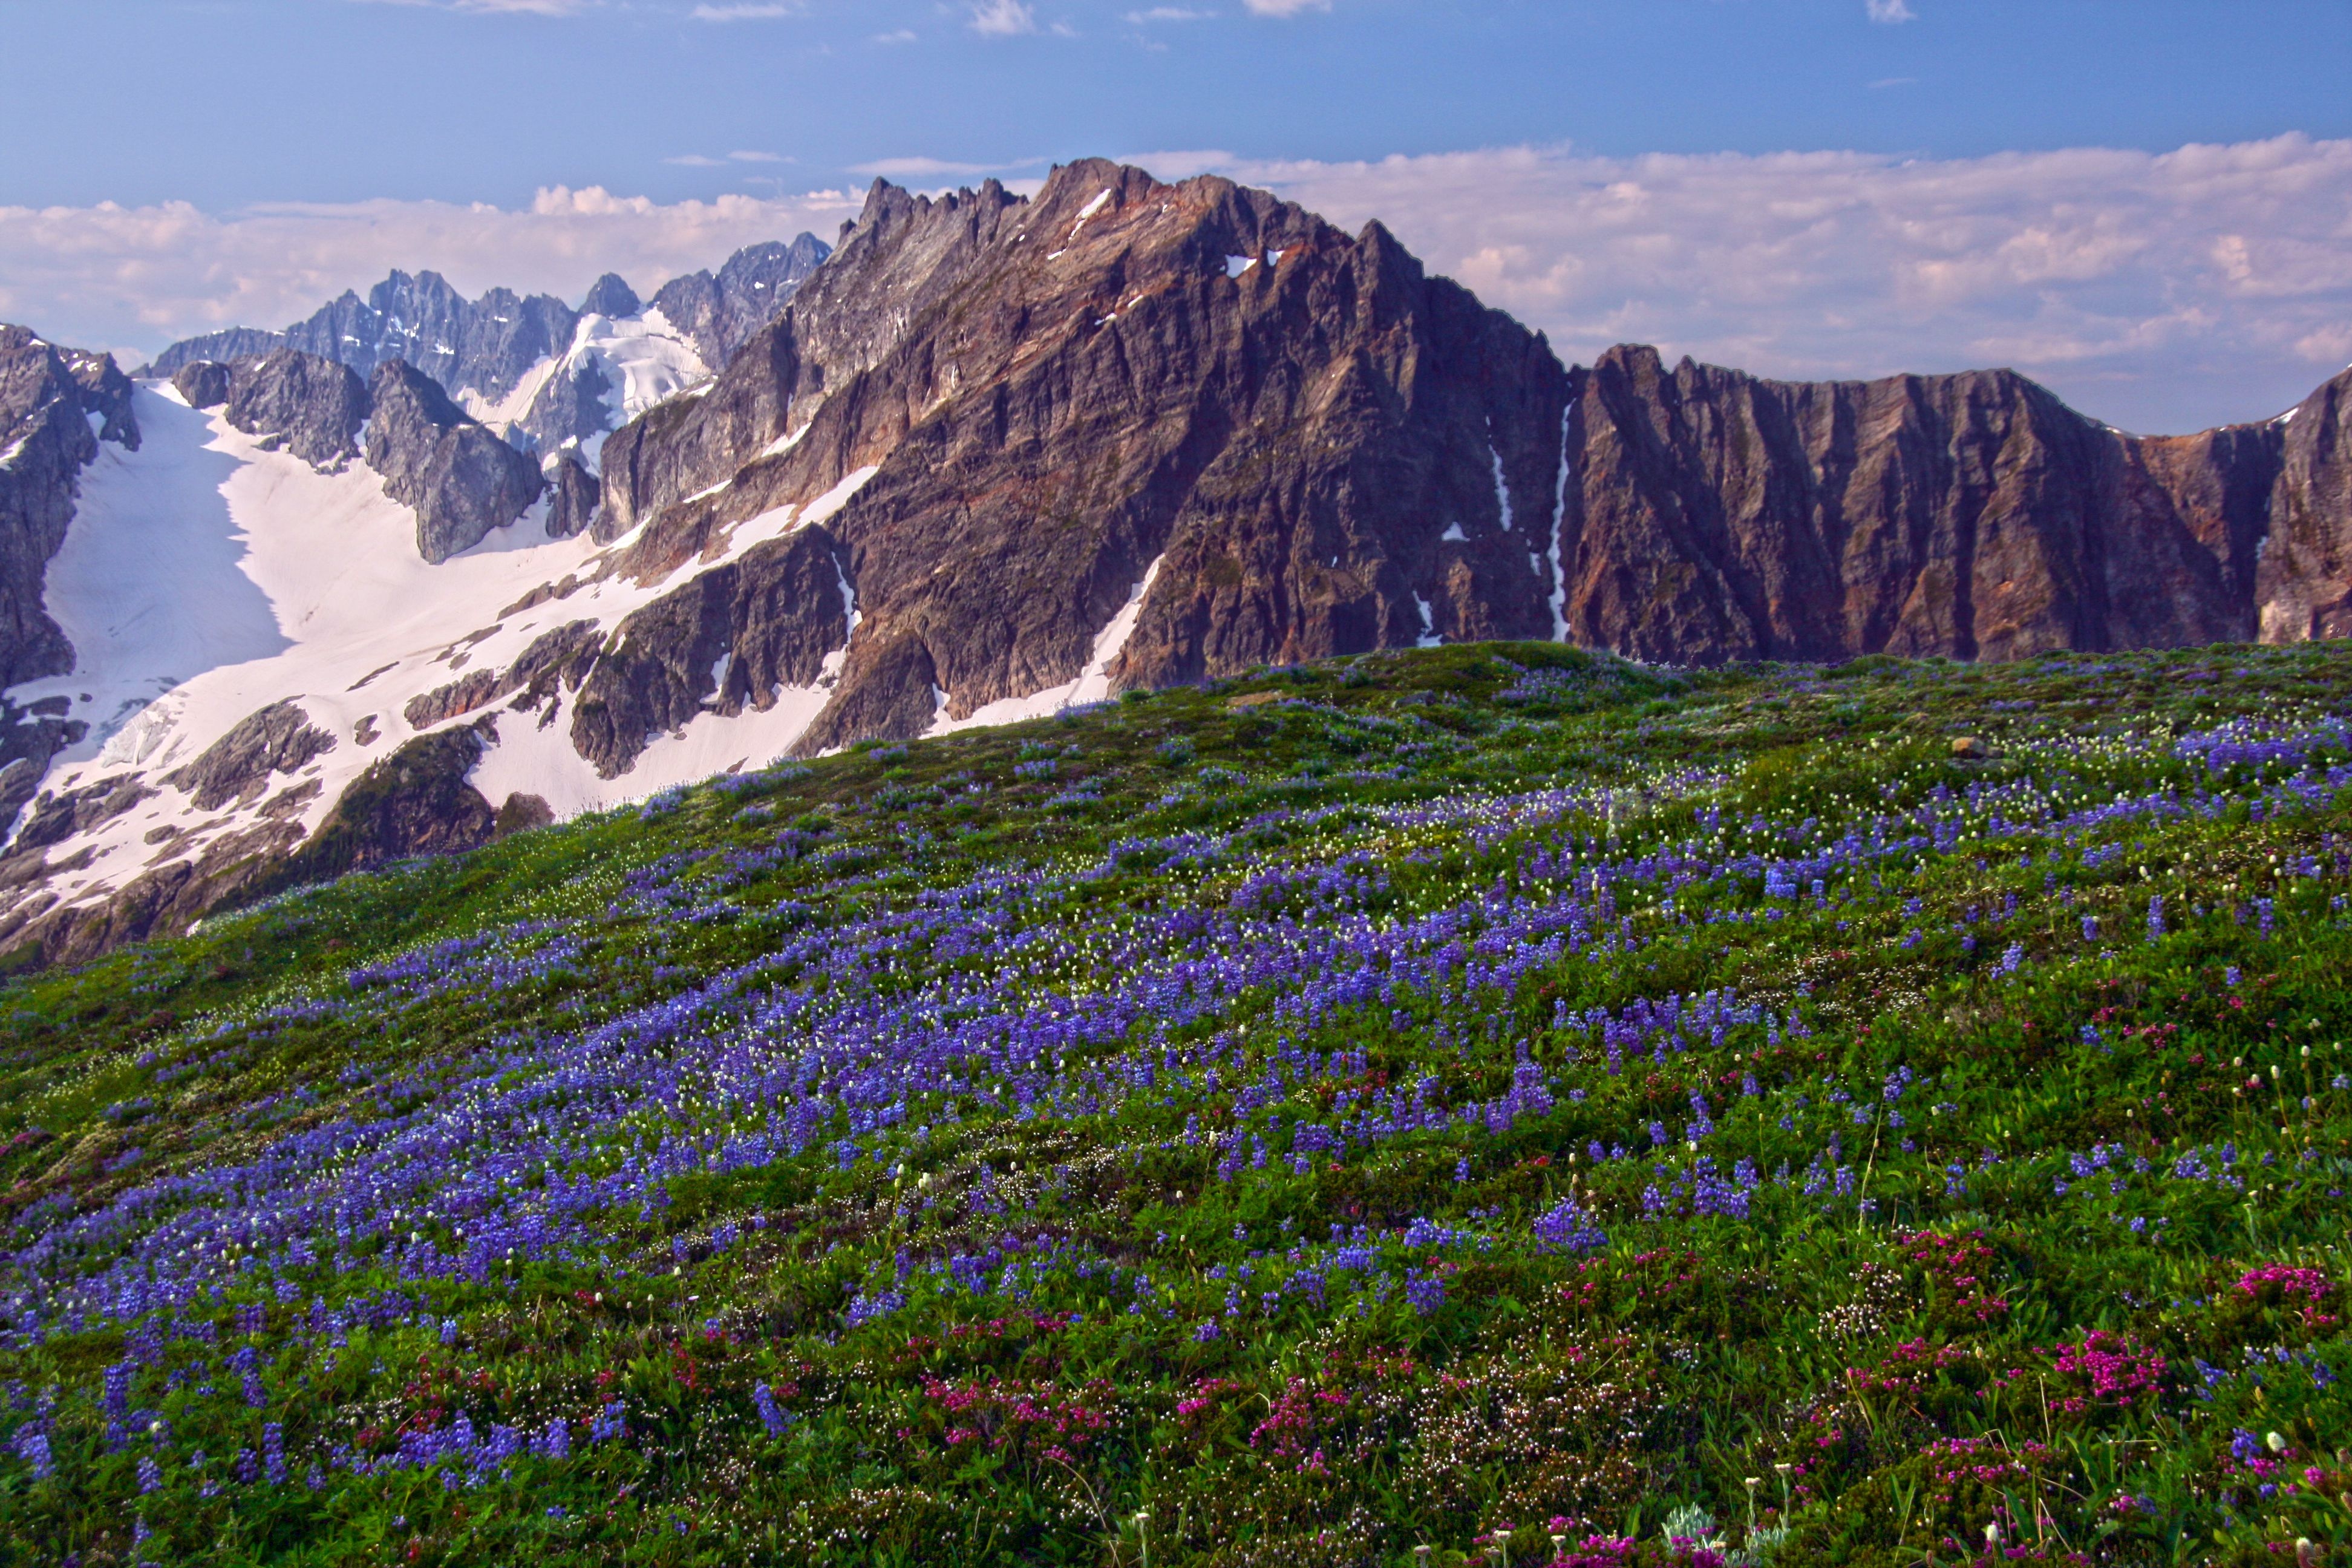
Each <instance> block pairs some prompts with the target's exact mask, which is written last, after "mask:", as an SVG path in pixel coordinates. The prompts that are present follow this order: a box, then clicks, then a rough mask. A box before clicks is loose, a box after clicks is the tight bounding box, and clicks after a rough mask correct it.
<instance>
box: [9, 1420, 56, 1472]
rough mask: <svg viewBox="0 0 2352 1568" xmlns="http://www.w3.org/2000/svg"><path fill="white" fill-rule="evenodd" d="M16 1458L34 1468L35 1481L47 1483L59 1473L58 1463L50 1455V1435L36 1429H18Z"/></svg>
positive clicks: (29, 1427)
mask: <svg viewBox="0 0 2352 1568" xmlns="http://www.w3.org/2000/svg"><path fill="white" fill-rule="evenodd" d="M16 1457H17V1458H20V1459H22V1460H24V1461H25V1463H26V1464H28V1465H30V1466H32V1467H33V1479H35V1480H37V1481H46V1480H47V1479H49V1478H50V1477H51V1476H54V1475H56V1474H57V1473H58V1467H57V1462H56V1461H55V1460H54V1459H53V1458H51V1457H50V1454H49V1437H48V1434H47V1433H46V1432H43V1431H40V1430H38V1429H37V1428H36V1427H32V1426H23V1427H19V1428H18V1429H17V1432H16Z"/></svg>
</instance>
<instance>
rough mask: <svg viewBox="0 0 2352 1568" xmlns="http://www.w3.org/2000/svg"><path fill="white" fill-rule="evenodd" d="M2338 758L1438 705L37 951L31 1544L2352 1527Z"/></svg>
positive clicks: (1495, 680)
mask: <svg viewBox="0 0 2352 1568" xmlns="http://www.w3.org/2000/svg"><path fill="white" fill-rule="evenodd" d="M2347 714H2352V650H2347V648H2346V647H2341V646H2332V645H2323V646H2316V647H2299V648H2295V649H2293V650H2275V649H2208V650H2200V651H2196V652H2189V653H2181V654H2173V655H2163V656H2135V657H2119V658H2080V657H2057V658H2045V659H2039V660H2035V661H2032V662H2029V663H2024V664H2021V665H2016V666H2012V667H2007V668H1990V669H1979V668H1968V667H1963V666H1954V665H1948V664H1942V663H1927V664H1904V663H1899V662H1894V661H1887V660H1864V661H1861V662H1859V663H1856V664H1853V665H1850V666H1847V667H1844V668H1839V669H1834V670H1818V669H1800V668H1762V669H1750V670H1743V671H1727V672H1721V673H1714V674H1694V673H1684V672H1664V671H1655V670H1647V669H1641V668H1633V667H1631V666H1627V665H1623V664H1620V663H1616V662H1612V661H1607V660H1594V659H1590V658H1585V657H1584V656H1581V655H1579V654H1576V653H1572V652H1569V651H1566V650H1561V649H1558V648H1552V647H1536V646H1517V645H1511V646H1486V647H1462V648H1445V649H1438V650H1432V651H1429V652H1425V653H1417V654H1408V655H1383V656H1373V657H1369V658H1362V659H1358V660H1355V661H1352V662H1343V663H1339V664H1334V665H1329V666H1321V667H1316V668H1304V669H1297V670H1288V671H1274V672H1266V673H1265V674H1264V675H1263V676H1261V677H1259V678H1256V679H1246V680H1240V681H1234V682H1227V683H1225V684H1223V685H1221V686H1218V687H1216V688H1213V689H1209V690H1206V691H1181V692H1171V693H1162V694H1160V695H1156V696H1148V697H1146V696H1133V697H1130V699H1129V700H1125V701H1121V702H1118V703H1116V704H1111V705H1108V706H1105V707H1102V708H1098V709H1096V710H1091V711H1088V712H1085V713H1082V714H1074V715H1069V716H1066V717H1064V718H1061V719H1058V720H1052V721H1038V722H1035V723H1031V724H1027V725H1024V726H1020V727H1018V728H1014V729H1010V730H1003V731H982V732H976V733H972V734H969V735H965V736H959V737H956V738H953V739H950V740H945V741H939V742H916V743H912V744H908V745H905V746H889V747H883V748H878V749H869V750H866V751H864V752H858V753H855V754H850V755H845V756H841V757H836V758H832V759H828V760H826V761H824V762H821V763H815V764H813V765H810V766H806V767H803V766H797V765H794V766H785V767H778V768H774V769H771V770H769V771H766V772H763V773H747V774H741V775H738V776H735V777H732V778H730V779H727V780H724V781H721V782H720V783H719V784H716V785H713V786H711V787H706V788H698V789H695V790H691V791H688V792H683V793H680V794H677V795H672V796H668V797H665V798H663V799H660V800H657V801H656V802H654V803H652V804H650V805H647V806H646V808H645V809H644V810H643V811H642V812H639V811H630V812H625V813H617V814H613V815H608V816H601V817H595V818H591V819H587V820H583V821H582V822H578V823H575V824H572V825H569V826H562V827H559V828H553V829H548V830H544V831H540V832H534V833H528V834H523V835H520V836H518V837H514V838H511V839H508V840H506V841H504V842H501V843H499V844H498V845H496V846H495V847H491V848H489V849H487V850H484V851H482V852H480V853H478V854H475V855H472V856H468V857H466V858H460V859H451V860H438V861H429V862H420V863H415V864H410V865H406V866H402V867H397V868H392V869H390V870H388V871H386V872H384V873H383V874H381V875H374V876H355V877H351V878H346V879H343V880H342V881H341V882H338V883H336V884H334V885H332V886H331V887H327V888H323V889H315V890H311V891H309V892H306V893H301V894H298V895H293V896H289V897H287V898H284V899H281V900H277V901H276V902H274V903H272V904H271V905H269V906H268V907H265V908H261V909H257V910H252V911H248V912H246V913H244V914H240V915H237V916H235V917H232V918H228V919H225V920H219V921H214V922H211V923H210V924H209V925H208V926H207V927H206V928H205V929H204V930H202V931H199V932H197V933H196V934H194V936H192V937H190V938H188V939H186V940H184V941H180V942H171V943H165V944H162V945H158V946H153V947H150V948H145V949H141V950H138V951H135V952H124V953H122V954H120V955H118V956H117V957H115V958H113V959H111V960H109V961H108V962H106V963H101V964H100V965H98V966H96V967H95V968H92V969H89V970H86V971H83V972H80V973H56V974H42V975H37V976H32V977H28V978H24V979H20V980H17V981H15V982H13V983H11V984H10V985H9V986H8V988H7V989H6V990H5V992H0V1150H5V1152H0V1204H5V1212H0V1225H5V1256H0V1331H5V1332H0V1561H5V1562H9V1563H16V1562H23V1563H33V1562H40V1563H54V1562H58V1561H60V1560H63V1561H68V1562H78V1563H81V1564H84V1565H94V1564H98V1563H131V1562H134V1561H145V1562H152V1563H252V1562H273V1563H275V1562H286V1563H524V1562H529V1563H615V1562H627V1563H681V1564H683V1563H712V1564H721V1563H723V1564H730V1565H732V1564H743V1563H793V1564H800V1563H866V1562H871V1563H1013V1562H1020V1563H1088V1564H1111V1563H1118V1564H1142V1563H1147V1562H1148V1563H1157V1564H1177V1563H1283V1564H1307V1563H1412V1562H1413V1561H1414V1560H1415V1558H1414V1553H1415V1552H1416V1550H1417V1549H1419V1548H1422V1547H1427V1548H1429V1549H1430V1556H1429V1561H1431V1562H1433V1563H1459V1562H1462V1561H1464V1560H1465V1556H1466V1557H1467V1558H1469V1559H1471V1560H1487V1559H1492V1558H1496V1557H1497V1556H1498V1555H1499V1554H1500V1553H1502V1552H1507V1556H1508V1558H1509V1560H1511V1561H1514V1562H1517V1563H1543V1562H1550V1561H1554V1560H1555V1559H1558V1560H1561V1561H1565V1562H1568V1563H1592V1564H1600V1563H1612V1564H1614V1563H1666V1562H1677V1563H1680V1562H1688V1563H1714V1562H1718V1561H1720V1562H1729V1563H1790V1564H1795V1563H1885V1564H1906V1565H1907V1564H1912V1563H1922V1562H1934V1563H1947V1564H1948V1563H1964V1562H1972V1561H1979V1560H1985V1561H2002V1562H2007V1561H2014V1560H2020V1559H2022V1560H2025V1561H2032V1562H2052V1563H2063V1562H2096V1563H2109V1562H2114V1563H2194V1562H2214V1563H2277V1562H2280V1561H2289V1562H2291V1561H2294V1555H2293V1550H2292V1546H2291V1543H2292V1542H2294V1541H2295V1540H2296V1539H2297V1538H2298V1537H2308V1538H2310V1539H2311V1540H2312V1541H2313V1542H2316V1543H2317V1544H2318V1546H2319V1547H2320V1548H2322V1549H2324V1550H2332V1551H2334V1552H2336V1553H2342V1552H2345V1551H2347V1548H2352V1496H2347V1493H2352V1458H2347V1456H2346V1455H2345V1454H2344V1453H2343V1451H2342V1446H2343V1445H2346V1444H2352V1429H2347V1416H2348V1415H2352V1400H2347V1396H2346V1394H2345V1392H2344V1388H2343V1385H2342V1384H2340V1383H2339V1382H2338V1373H2342V1372H2352V1342H2347V1336H2346V1331H2345V1326H2344V1320H2345V1316H2346V1313H2347V1309H2352V1285H2347V1259H2346V1258H2345V1256H2344V1242H2345V1228H2346V1216H2347V1205H2346V1202H2345V1196H2344V1188H2345V1186H2346V1185H2347V1182H2352V1079H2347V1072H2352V1060H2347V1058H2346V1057H2345V1056H2344V1054H2343V1053H2342V1052H2341V1049H2340V1047H2339V1044H2338V1042H2339V1039H2340V1038H2341V1037H2343V1036H2344V1035H2346V1034H2347V1033H2352V984H2347V974H2352V963H2347V961H2352V925H2347V915H2346V910H2345V908H2344V906H2345V900H2346V896H2347V891H2352V886H2348V885H2347V877H2352V820H2347V803H2352V797H2348V796H2347V794H2346V791H2347V788H2352V731H2347V726H2346V724H2345V722H2344V721H2343V720H2342V719H2341V718H2339V717H2338V716H2339V715H2347ZM1988 1527H1991V1528H1992V1530H1993V1531H1995V1532H1996V1534H1995V1536H1994V1537H1993V1538H1992V1539H1993V1540H1994V1542H1995V1544H1994V1545H1993V1546H1992V1547H1991V1548H1990V1554H1989V1555H1988V1539H1989V1537H1988ZM2282 1546H2284V1547H2285V1548H2286V1550H2287V1555H2286V1556H2285V1557H2284V1559H2282V1557H2281V1556H2280V1555H2279V1550H2278V1549H2279V1548H2280V1547H2282Z"/></svg>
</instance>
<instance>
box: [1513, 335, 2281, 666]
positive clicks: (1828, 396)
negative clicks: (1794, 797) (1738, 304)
mask: <svg viewBox="0 0 2352 1568" xmlns="http://www.w3.org/2000/svg"><path fill="white" fill-rule="evenodd" d="M1569 441H1570V455H1569V462H1568V466H1567V475H1568V482H1567V485H1566V492H1567V500H1568V505H1567V508H1566V516H1565V518H1564V519H1563V521H1562V525H1561V530H1560V538H1561V559H1562V563H1563V565H1564V566H1565V568H1566V572H1565V577H1566V588H1565V593H1564V596H1563V604H1562V608H1563V613H1564V615H1565V618H1566V621H1567V631H1568V635H1569V636H1570V638H1571V639H1573V640H1575V641H1577V642H1580V643H1585V644H1589V645H1592V646H1599V647H1612V648H1614V649H1616V650H1618V651H1620V652H1623V653H1627V654H1632V655H1634V656H1635V657H1638V658H1651V659H1660V660H1673V661H1678V662H1696V663H1711V662H1717V661H1720V660H1724V659H1742V658H1800V659H1835V658H1852V657H1853V656H1855V655H1858V654H1864V653H1879V652H1886V653H1895V654H1905V655H1931V654H1942V655H1946V656H1948V657H1952V658H1992V659H2002V658H2023V657H2026V656H2028V655H2031V654H2034V653H2038V652H2041V651H2042V650H2043V649H2046V648H2055V647H2138V646H2147V645H2151V644H2153V645H2158V646H2165V645H2177V644H2183V643H2204V642H2213V641H2219V640H2222V639H2226V638H2229V637H2247V636H2250V635H2251V634H2252V616H2251V610H2252V597H2251V592H2250V590H2251V587H2252V578H2251V569H2252V559H2253V546H2254V543H2255V542H2256V540H2257V539H2258V538H2259V536H2260V520H2261V514H2262V509H2263V497H2264V496H2265V495H2266V493H2267V491H2268V489H2269V488H2270V483H2271V475H2272V473H2273V471H2274V469H2275V466H2276V460H2275V453H2274V441H2273V437H2270V436H2269V434H2268V433H2267V431H2266V429H2265V428H2264V427H2239V428H2233V429H2230V430H2222V431H2214V432H2208V433H2207V434H2206V435H2203V436H2199V437H2179V438H2160V439H2156V440H2139V439H2136V438H2132V437H2124V436H2121V435H2119V434H2117V433H2116V432H2114V431H2110V430H2107V429H2105V427H2104V426H2098V425H2095V424H2094V423H2092V422H2091V421H2089V420H2086V419H2084V417H2083V416H2080V415H2078V414H2076V413H2074V411H2073V410H2071V409H2069V408H2067V407H2066V406H2065V405H2063V404H2062V403H2060V402H2059V401H2058V400H2057V399H2056V398H2055V397H2053V396H2052V395H2050V394H2049V393H2048V392H2047V391H2045V390H2043V389H2042V387H2040V386H2037V385H2035V384H2033V383H2032V382H2030V381H2027V380H2025V379H2024V378H2022V377H2021V376H2019V375H2016V374H2013V373H2011V372H2007V371H1975V372H1969V373H1967V374H1959V375H1947V376H1898V377H1892V378H1889V379H1887V380H1885V381H1874V382H1838V383H1822V384H1792V383H1786V382H1771V381H1764V380H1760V379H1759V378H1757V377H1753V376H1748V375H1744V374H1740V373H1738V372H1737V371H1727V370H1720V369H1717V368H1715V367H1712V366H1705V365H1697V364H1693V363H1690V362H1689V361H1687V360H1685V362H1684V363H1682V364H1681V365H1679V366H1677V367H1676V368H1675V369H1674V370H1673V371H1671V372H1669V371H1667V370H1666V369H1665V368H1664V366H1663V365H1662V364H1661V363H1660V362H1659V360H1658V356H1657V355H1656V353H1654V351H1652V350H1648V349H1640V348H1632V349H1612V350H1611V351H1610V352H1609V353H1606V354H1603V355H1602V356H1601V360H1600V363H1597V364H1595V365H1594V366H1593V368H1592V369H1591V372H1590V373H1589V374H1584V375H1583V377H1582V380H1581V385H1580V395H1579V398H1578V401H1577V405H1576V407H1575V409H1574V410H1573V412H1572V413H1571V415H1570V421H1569Z"/></svg>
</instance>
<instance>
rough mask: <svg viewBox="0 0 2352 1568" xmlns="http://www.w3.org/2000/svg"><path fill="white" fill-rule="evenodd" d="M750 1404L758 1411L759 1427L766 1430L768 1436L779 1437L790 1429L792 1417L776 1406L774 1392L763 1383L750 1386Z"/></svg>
mask: <svg viewBox="0 0 2352 1568" xmlns="http://www.w3.org/2000/svg"><path fill="white" fill-rule="evenodd" d="M751 1404H752V1406H753V1407H754V1408H755V1409H757V1410H758V1411H759V1413H760V1425H761V1426H765V1427H766V1428H767V1429H768V1436H771V1437H781V1436H783V1435H784V1433H785V1432H786V1431H787V1430H789V1429H790V1428H791V1426H792V1424H793V1418H792V1416H791V1415H787V1414H786V1413H785V1412H784V1411H783V1410H782V1408H780V1407H779V1406H778V1405H777V1404H776V1395H775V1393H774V1391H773V1390H772V1389H771V1388H769V1386H768V1385H767V1384H765V1383H758V1384H753V1385H752V1387H751Z"/></svg>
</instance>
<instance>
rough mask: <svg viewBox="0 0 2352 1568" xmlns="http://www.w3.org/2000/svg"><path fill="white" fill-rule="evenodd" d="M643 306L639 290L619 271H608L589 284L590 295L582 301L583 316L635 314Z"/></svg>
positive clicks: (581, 310)
mask: <svg viewBox="0 0 2352 1568" xmlns="http://www.w3.org/2000/svg"><path fill="white" fill-rule="evenodd" d="M641 308H642V307H641V306H640V305H639V304H638V301H637V291H636V290H635V289H632V288H630V287H629V284H628V280H627V279H625V278H623V277H622V276H621V275H620V274H619V273H617V272H607V273H605V274H604V276H603V277H602V278H599V279H596V281H595V282H594V283H593V284H591V285H590V286H589V289H588V297H587V298H586V299H584V300H581V301H580V313H581V314H582V315H583V316H634V315H635V314H636V313H637V311H638V310H640V309H641Z"/></svg>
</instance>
